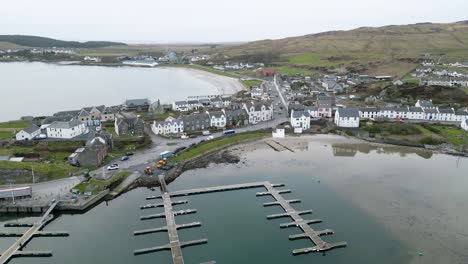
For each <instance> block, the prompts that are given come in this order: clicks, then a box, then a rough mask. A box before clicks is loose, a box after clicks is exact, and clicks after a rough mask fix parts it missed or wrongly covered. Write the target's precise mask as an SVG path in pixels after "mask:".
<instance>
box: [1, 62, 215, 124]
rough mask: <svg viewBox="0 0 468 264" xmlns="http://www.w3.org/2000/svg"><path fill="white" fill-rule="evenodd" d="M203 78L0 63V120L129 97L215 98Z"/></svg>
mask: <svg viewBox="0 0 468 264" xmlns="http://www.w3.org/2000/svg"><path fill="white" fill-rule="evenodd" d="M205 77H206V76H204V75H203V74H194V73H193V72H190V74H188V73H187V69H179V68H133V67H99V66H71V65H68V66H67V65H56V64H46V63H36V62H35V63H30V62H14V63H0V91H1V94H2V96H1V107H0V110H1V111H0V121H7V120H14V119H18V118H19V117H21V116H24V115H33V116H38V115H46V114H52V113H54V112H56V111H65V110H74V109H79V108H81V107H85V106H92V105H102V104H105V105H117V104H121V103H123V102H124V101H125V99H133V98H149V99H151V100H157V99H160V100H161V102H166V103H172V101H174V100H184V99H185V98H186V97H187V96H191V95H206V94H218V93H219V88H217V87H216V84H214V83H213V82H210V81H208V80H209V79H210V78H205ZM219 78H222V77H219Z"/></svg>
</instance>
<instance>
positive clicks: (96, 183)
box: [73, 171, 130, 194]
mask: <svg viewBox="0 0 468 264" xmlns="http://www.w3.org/2000/svg"><path fill="white" fill-rule="evenodd" d="M128 176H130V172H128V171H121V172H118V173H116V174H115V175H114V176H112V178H110V179H109V180H107V181H101V180H96V179H94V178H91V179H90V180H89V181H87V182H82V183H80V184H78V185H77V186H75V187H74V188H73V189H77V190H79V191H80V193H85V192H92V193H93V194H98V193H99V192H102V191H104V190H105V189H107V188H108V187H109V186H110V185H111V184H112V183H114V182H116V181H118V180H124V179H126V178H127V177H128Z"/></svg>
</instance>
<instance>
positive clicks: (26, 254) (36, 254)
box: [13, 251, 52, 258]
mask: <svg viewBox="0 0 468 264" xmlns="http://www.w3.org/2000/svg"><path fill="white" fill-rule="evenodd" d="M13 257H14V258H16V257H52V251H17V252H16V253H15V254H14V255H13Z"/></svg>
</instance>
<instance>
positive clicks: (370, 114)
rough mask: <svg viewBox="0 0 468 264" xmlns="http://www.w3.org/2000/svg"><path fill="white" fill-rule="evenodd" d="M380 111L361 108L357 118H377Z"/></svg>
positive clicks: (374, 108)
mask: <svg viewBox="0 0 468 264" xmlns="http://www.w3.org/2000/svg"><path fill="white" fill-rule="evenodd" d="M379 113H380V110H379V108H377V107H362V108H361V109H360V111H359V117H360V118H363V119H374V118H377V117H378V116H379Z"/></svg>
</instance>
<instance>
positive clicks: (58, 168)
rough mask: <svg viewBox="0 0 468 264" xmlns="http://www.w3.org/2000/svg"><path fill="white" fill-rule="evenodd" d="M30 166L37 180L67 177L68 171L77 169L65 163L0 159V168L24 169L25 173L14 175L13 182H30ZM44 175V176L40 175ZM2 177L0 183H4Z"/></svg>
mask: <svg viewBox="0 0 468 264" xmlns="http://www.w3.org/2000/svg"><path fill="white" fill-rule="evenodd" d="M31 168H34V172H35V174H36V176H37V177H36V178H37V179H38V180H39V181H44V180H47V181H51V180H57V179H62V178H65V177H68V176H69V174H70V173H73V172H77V171H78V170H79V169H78V168H75V167H72V166H70V165H67V164H46V163H29V162H10V161H0V170H12V171H18V170H25V171H27V173H25V174H24V175H22V176H19V177H15V178H14V180H15V183H17V184H18V183H31V182H32V176H31ZM41 175H44V176H45V177H46V179H45V178H44V177H41ZM4 183H5V182H4V179H0V184H4Z"/></svg>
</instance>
